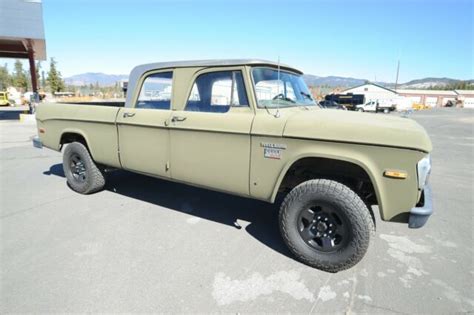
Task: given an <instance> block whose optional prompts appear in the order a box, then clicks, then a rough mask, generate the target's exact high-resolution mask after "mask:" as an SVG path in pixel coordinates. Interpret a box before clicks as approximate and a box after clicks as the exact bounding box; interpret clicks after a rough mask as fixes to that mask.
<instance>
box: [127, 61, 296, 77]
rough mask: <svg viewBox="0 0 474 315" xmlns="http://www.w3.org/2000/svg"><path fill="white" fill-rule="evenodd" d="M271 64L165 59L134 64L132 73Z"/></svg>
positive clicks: (284, 66) (286, 67)
mask: <svg viewBox="0 0 474 315" xmlns="http://www.w3.org/2000/svg"><path fill="white" fill-rule="evenodd" d="M245 65H251V66H257V65H261V66H272V67H278V63H277V62H273V61H268V60H262V59H209V60H183V61H167V62H156V63H147V64H143V65H139V66H136V67H135V68H133V70H132V74H133V73H134V72H135V71H137V72H140V73H144V72H147V71H151V70H156V69H165V68H187V67H222V66H245ZM280 68H282V69H285V70H290V71H293V72H296V73H299V74H303V72H302V71H300V70H298V69H296V68H293V67H290V66H288V65H285V64H282V63H280Z"/></svg>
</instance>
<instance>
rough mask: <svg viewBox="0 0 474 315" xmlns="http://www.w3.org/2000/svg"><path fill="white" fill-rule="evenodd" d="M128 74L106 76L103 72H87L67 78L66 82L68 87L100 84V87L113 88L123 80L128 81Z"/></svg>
mask: <svg viewBox="0 0 474 315" xmlns="http://www.w3.org/2000/svg"><path fill="white" fill-rule="evenodd" d="M127 79H128V75H126V74H105V73H101V72H87V73H81V74H76V75H73V76H70V77H67V78H64V81H65V82H66V84H68V85H76V86H81V85H89V84H96V83H98V84H99V86H112V85H114V84H115V83H116V82H119V81H121V80H127Z"/></svg>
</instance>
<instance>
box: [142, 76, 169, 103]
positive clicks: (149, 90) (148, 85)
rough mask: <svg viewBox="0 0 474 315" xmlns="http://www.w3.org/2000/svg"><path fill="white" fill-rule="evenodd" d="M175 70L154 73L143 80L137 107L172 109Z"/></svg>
mask: <svg viewBox="0 0 474 315" xmlns="http://www.w3.org/2000/svg"><path fill="white" fill-rule="evenodd" d="M172 83H173V72H160V73H154V74H151V75H149V76H147V77H146V79H145V81H143V85H142V88H141V90H140V95H139V96H138V100H137V103H136V104H135V108H149V109H170V108H171V92H172Z"/></svg>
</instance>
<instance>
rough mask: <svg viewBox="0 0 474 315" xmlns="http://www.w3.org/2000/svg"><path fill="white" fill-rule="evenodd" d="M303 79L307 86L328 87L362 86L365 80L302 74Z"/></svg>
mask: <svg viewBox="0 0 474 315" xmlns="http://www.w3.org/2000/svg"><path fill="white" fill-rule="evenodd" d="M303 79H304V81H305V82H306V84H307V85H309V86H322V85H326V86H329V87H351V86H356V85H361V84H364V83H365V82H366V81H367V80H365V79H355V78H346V77H336V76H328V77H320V76H316V75H312V74H304V75H303Z"/></svg>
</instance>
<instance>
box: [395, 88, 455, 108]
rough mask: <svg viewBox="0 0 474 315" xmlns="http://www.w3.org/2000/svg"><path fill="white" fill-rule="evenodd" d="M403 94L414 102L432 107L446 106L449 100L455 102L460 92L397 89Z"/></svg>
mask: <svg viewBox="0 0 474 315" xmlns="http://www.w3.org/2000/svg"><path fill="white" fill-rule="evenodd" d="M397 93H398V94H399V95H401V96H404V97H407V98H409V99H410V100H411V101H412V102H413V103H417V104H424V105H428V106H430V107H442V106H446V103H448V102H449V101H453V102H455V101H456V100H457V96H458V94H457V93H456V92H455V91H443V90H405V89H403V90H397Z"/></svg>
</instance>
